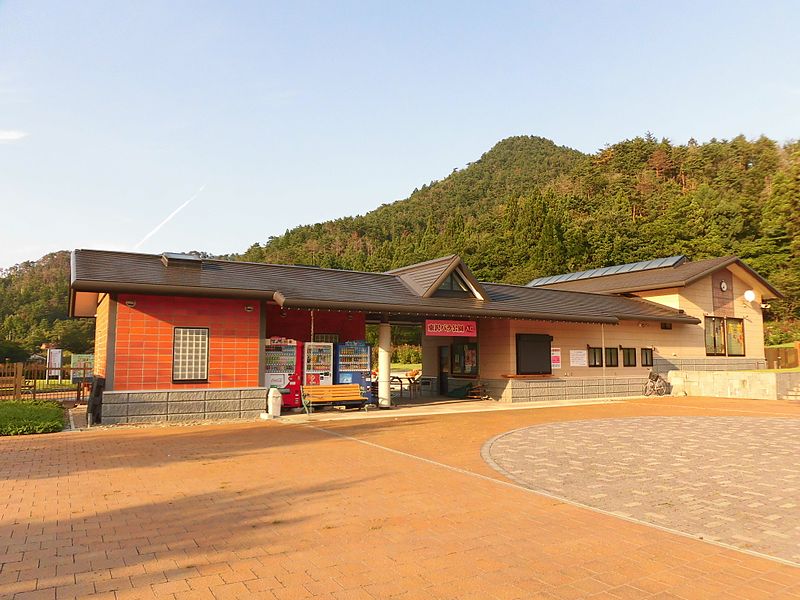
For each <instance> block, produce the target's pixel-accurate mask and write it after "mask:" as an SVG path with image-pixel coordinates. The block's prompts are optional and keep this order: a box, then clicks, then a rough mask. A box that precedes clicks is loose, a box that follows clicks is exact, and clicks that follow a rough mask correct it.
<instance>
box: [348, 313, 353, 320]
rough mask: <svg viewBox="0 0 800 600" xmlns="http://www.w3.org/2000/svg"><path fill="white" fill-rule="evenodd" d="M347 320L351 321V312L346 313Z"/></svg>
mask: <svg viewBox="0 0 800 600" xmlns="http://www.w3.org/2000/svg"><path fill="white" fill-rule="evenodd" d="M347 320H348V321H352V320H353V313H347Z"/></svg>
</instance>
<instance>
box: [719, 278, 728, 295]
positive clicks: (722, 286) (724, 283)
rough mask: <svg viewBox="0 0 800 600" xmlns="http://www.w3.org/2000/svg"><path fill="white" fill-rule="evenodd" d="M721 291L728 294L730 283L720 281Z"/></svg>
mask: <svg viewBox="0 0 800 600" xmlns="http://www.w3.org/2000/svg"><path fill="white" fill-rule="evenodd" d="M719 289H721V290H722V291H723V292H727V291H728V282H727V281H725V280H724V279H723V280H722V281H720V282H719Z"/></svg>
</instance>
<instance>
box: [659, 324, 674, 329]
mask: <svg viewBox="0 0 800 600" xmlns="http://www.w3.org/2000/svg"><path fill="white" fill-rule="evenodd" d="M661 329H672V323H662V324H661Z"/></svg>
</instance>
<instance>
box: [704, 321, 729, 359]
mask: <svg viewBox="0 0 800 600" xmlns="http://www.w3.org/2000/svg"><path fill="white" fill-rule="evenodd" d="M705 327H706V355H707V356H725V319H723V318H722V317H706V323H705Z"/></svg>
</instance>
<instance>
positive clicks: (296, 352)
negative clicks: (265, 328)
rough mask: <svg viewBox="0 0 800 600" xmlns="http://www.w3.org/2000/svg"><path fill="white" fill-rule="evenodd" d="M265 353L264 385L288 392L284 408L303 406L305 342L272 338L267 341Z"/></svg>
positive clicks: (284, 396) (285, 395)
mask: <svg viewBox="0 0 800 600" xmlns="http://www.w3.org/2000/svg"><path fill="white" fill-rule="evenodd" d="M265 351H266V361H265V374H264V375H265V377H264V385H266V386H267V387H268V388H270V387H276V388H280V389H285V390H288V392H286V393H284V394H283V402H282V404H283V406H285V407H287V408H297V407H300V406H303V396H302V394H301V390H300V386H301V385H302V383H303V342H298V341H297V340H290V339H287V338H281V337H272V338H269V339H268V340H267V344H266V348H265Z"/></svg>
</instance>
